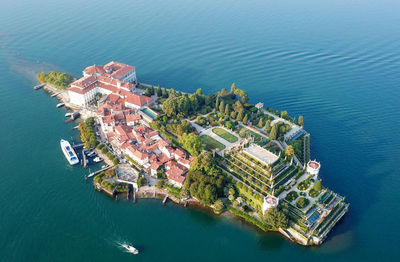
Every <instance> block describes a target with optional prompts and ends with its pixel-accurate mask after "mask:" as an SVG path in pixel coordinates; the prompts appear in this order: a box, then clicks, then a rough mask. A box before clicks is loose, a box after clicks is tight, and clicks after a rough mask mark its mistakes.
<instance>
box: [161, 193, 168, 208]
mask: <svg viewBox="0 0 400 262" xmlns="http://www.w3.org/2000/svg"><path fill="white" fill-rule="evenodd" d="M167 200H168V195H166V196H165V197H164V200H163V201H162V205H163V206H164V205H165V203H167Z"/></svg>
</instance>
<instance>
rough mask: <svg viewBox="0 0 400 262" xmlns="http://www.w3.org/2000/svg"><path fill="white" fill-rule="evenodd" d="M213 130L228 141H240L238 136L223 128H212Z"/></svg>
mask: <svg viewBox="0 0 400 262" xmlns="http://www.w3.org/2000/svg"><path fill="white" fill-rule="evenodd" d="M212 132H213V133H214V134H216V135H218V136H220V137H222V138H223V139H225V140H226V141H228V142H230V143H234V142H236V141H238V138H237V137H236V136H234V135H232V134H231V133H229V132H227V131H225V130H224V129H222V128H218V127H217V128H214V129H213V130H212Z"/></svg>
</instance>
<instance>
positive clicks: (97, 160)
mask: <svg viewBox="0 0 400 262" xmlns="http://www.w3.org/2000/svg"><path fill="white" fill-rule="evenodd" d="M93 161H94V162H95V163H99V162H101V161H103V158H101V157H96V158H95V159H93Z"/></svg>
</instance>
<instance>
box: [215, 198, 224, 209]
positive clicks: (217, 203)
mask: <svg viewBox="0 0 400 262" xmlns="http://www.w3.org/2000/svg"><path fill="white" fill-rule="evenodd" d="M214 209H215V211H217V212H221V211H222V210H223V209H224V203H222V201H221V200H220V199H218V200H217V201H215V203H214Z"/></svg>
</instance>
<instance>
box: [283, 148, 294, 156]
mask: <svg viewBox="0 0 400 262" xmlns="http://www.w3.org/2000/svg"><path fill="white" fill-rule="evenodd" d="M293 155H294V148H293V146H292V145H290V146H288V147H287V148H285V156H287V157H289V159H291V158H292V157H293Z"/></svg>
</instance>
